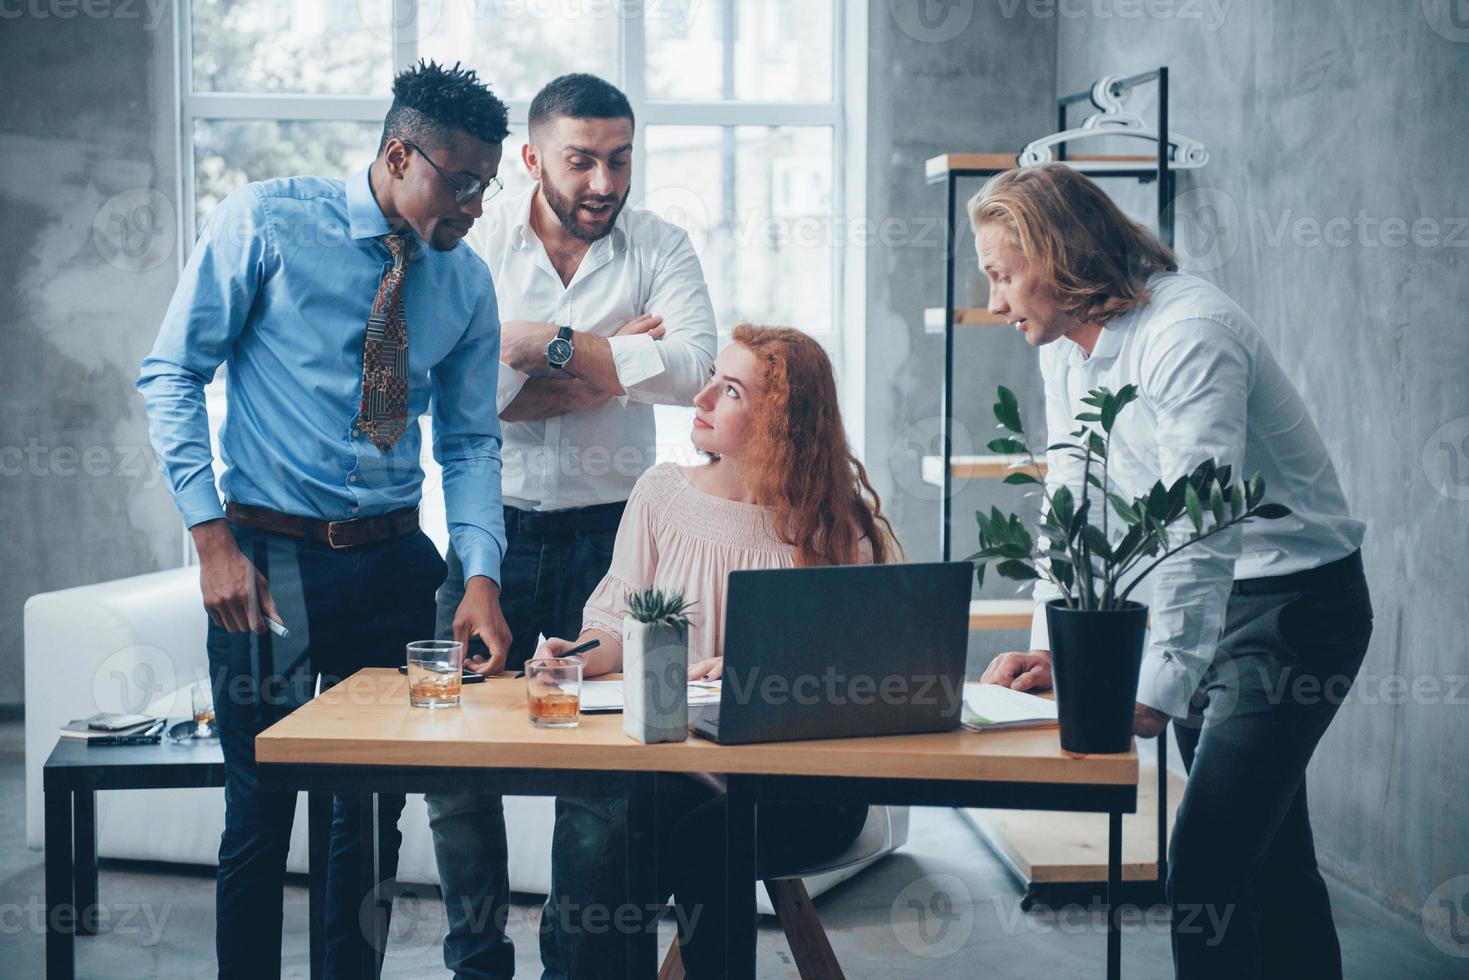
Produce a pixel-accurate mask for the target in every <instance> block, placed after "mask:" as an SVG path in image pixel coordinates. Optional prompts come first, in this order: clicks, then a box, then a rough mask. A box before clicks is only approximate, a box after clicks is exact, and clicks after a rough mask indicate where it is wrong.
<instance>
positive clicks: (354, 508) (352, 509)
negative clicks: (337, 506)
mask: <svg viewBox="0 0 1469 980" xmlns="http://www.w3.org/2000/svg"><path fill="white" fill-rule="evenodd" d="M347 509H348V510H350V511H351V512H352V513H354V514H355V513H357V506H356V505H355V504H354V505H353V506H351V507H348V508H347Z"/></svg>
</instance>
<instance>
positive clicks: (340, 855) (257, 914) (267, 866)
mask: <svg viewBox="0 0 1469 980" xmlns="http://www.w3.org/2000/svg"><path fill="white" fill-rule="evenodd" d="M230 530H231V531H232V533H233V534H234V538H235V542H236V543H237V544H238V545H239V547H240V550H241V551H242V552H243V553H244V555H245V556H246V557H247V558H249V559H250V561H251V562H253V563H254V565H255V567H256V568H257V569H259V571H260V572H261V574H262V575H264V576H265V578H266V581H267V582H269V583H270V592H271V596H272V598H273V599H274V600H275V604H276V608H277V609H278V610H279V612H280V615H281V618H282V620H283V621H284V622H285V625H286V627H287V628H288V629H289V630H290V631H291V635H290V636H289V637H288V638H283V637H278V636H275V635H274V634H272V633H266V634H263V635H258V634H254V633H230V632H227V631H226V630H224V629H222V628H220V627H218V626H215V625H214V624H212V623H211V624H210V626H209V640H208V650H209V671H210V677H211V680H212V682H213V685H214V703H215V709H216V712H217V715H218V722H219V732H220V746H221V748H222V750H223V752H224V764H225V826H224V834H223V836H222V837H221V839H220V844H219V872H218V878H217V883H216V887H215V921H216V925H215V949H216V953H217V955H218V958H219V975H220V976H221V977H243V978H250V980H256V978H260V977H274V976H279V975H280V969H281V899H282V896H281V887H282V884H283V883H284V878H285V870H286V849H287V847H288V845H289V843H290V836H291V824H292V820H293V818H294V816H295V812H296V793H295V792H281V791H275V790H262V789H261V788H260V783H259V773H258V770H257V768H256V764H255V736H256V735H257V734H259V733H260V732H261V731H264V730H265V729H266V728H268V727H270V726H271V725H272V724H274V723H275V722H277V721H279V720H280V719H282V718H284V717H285V716H286V715H288V714H290V713H291V712H292V711H293V710H295V709H296V708H297V707H299V706H301V705H302V704H304V703H305V702H307V701H309V700H310V699H311V697H312V696H313V693H314V691H315V687H316V676H317V675H318V674H320V675H321V677H322V686H323V688H326V687H329V686H331V685H333V684H335V683H336V682H337V681H338V680H340V679H342V678H344V677H346V676H347V675H349V674H351V673H353V672H354V671H356V670H358V669H360V668H362V667H387V666H396V665H398V664H400V663H402V662H403V657H404V653H403V648H404V645H405V644H407V643H408V642H410V641H412V640H421V639H426V638H428V637H429V636H430V635H431V633H432V630H433V616H434V606H433V595H434V589H435V588H437V587H438V585H439V583H440V582H442V581H443V579H444V562H443V560H442V559H441V558H440V557H439V553H438V549H436V548H435V547H434V545H433V542H431V541H430V540H429V539H428V538H427V537H426V536H425V535H424V534H422V533H421V532H420V533H416V534H410V535H405V536H403V537H400V538H396V539H393V540H391V541H386V542H382V543H379V544H374V545H366V546H364V547H360V548H353V549H350V550H345V551H336V550H333V549H332V548H331V547H329V546H327V545H325V544H318V543H316V542H306V541H298V540H295V539H293V538H289V537H286V536H284V535H278V534H271V533H268V532H265V531H257V530H254V529H251V528H244V527H233V526H232V527H231V529H230ZM380 809H381V811H382V823H383V826H382V827H381V829H380V833H381V834H382V838H383V841H384V852H385V854H384V857H385V859H386V860H385V863H384V867H383V869H382V870H383V875H384V878H391V877H392V876H393V875H394V874H395V873H396V871H397V867H396V865H397V856H398V843H399V840H400V838H399V836H398V829H397V828H398V815H399V813H400V812H401V811H402V809H403V797H402V796H391V795H384V796H382V797H381V806H380ZM356 864H357V809H356V800H355V798H350V797H337V798H336V799H335V801H334V813H333V818H332V832H331V851H330V856H329V859H328V863H327V869H326V975H327V976H329V977H333V976H358V975H360V970H359V969H358V965H359V964H360V963H362V962H363V959H364V958H365V957H366V956H368V955H372V954H373V953H375V955H376V956H378V957H379V958H381V955H382V951H381V950H376V951H370V950H369V949H368V942H367V938H366V935H365V933H364V932H363V930H362V928H361V927H360V925H359V910H360V908H361V906H362V902H363V899H364V898H365V896H364V895H363V894H362V892H361V890H360V888H359V887H358V886H357V879H356ZM311 870H312V874H320V873H321V869H320V868H312V869H311Z"/></svg>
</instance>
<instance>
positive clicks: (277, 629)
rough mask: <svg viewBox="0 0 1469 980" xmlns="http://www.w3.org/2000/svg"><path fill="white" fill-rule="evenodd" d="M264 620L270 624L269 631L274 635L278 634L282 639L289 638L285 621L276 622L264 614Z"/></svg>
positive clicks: (289, 632)
mask: <svg viewBox="0 0 1469 980" xmlns="http://www.w3.org/2000/svg"><path fill="white" fill-rule="evenodd" d="M265 621H266V622H267V623H269V624H270V631H271V632H272V633H274V634H275V635H276V636H279V637H281V638H282V639H289V638H290V635H291V631H290V630H288V629H286V624H285V623H277V622H276V621H275V620H273V619H271V618H270V617H269V616H266V617H265Z"/></svg>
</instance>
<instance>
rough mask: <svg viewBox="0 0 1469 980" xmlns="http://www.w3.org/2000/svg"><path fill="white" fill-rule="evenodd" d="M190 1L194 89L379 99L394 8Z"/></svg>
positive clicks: (352, 0) (344, 1) (388, 67)
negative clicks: (377, 15)
mask: <svg viewBox="0 0 1469 980" xmlns="http://www.w3.org/2000/svg"><path fill="white" fill-rule="evenodd" d="M381 7H382V16H381V17H380V18H378V19H377V20H376V21H375V22H374V21H373V20H372V18H371V17H370V16H369V14H370V13H371V12H372V11H373V10H375V9H377V8H376V7H374V6H373V0H362V2H361V4H360V6H359V3H358V0H317V2H313V3H297V2H292V0H194V2H193V4H192V9H193V48H194V75H193V77H194V90H195V91H198V92H296V93H310V94H314V95H349V94H350V95H381V96H384V97H386V96H387V95H388V94H389V92H390V87H391V85H392V78H393V73H392V68H393V48H392V32H391V29H390V27H389V26H388V21H389V18H390V17H391V16H392V11H393V9H394V5H393V4H392V3H390V2H389V0H381Z"/></svg>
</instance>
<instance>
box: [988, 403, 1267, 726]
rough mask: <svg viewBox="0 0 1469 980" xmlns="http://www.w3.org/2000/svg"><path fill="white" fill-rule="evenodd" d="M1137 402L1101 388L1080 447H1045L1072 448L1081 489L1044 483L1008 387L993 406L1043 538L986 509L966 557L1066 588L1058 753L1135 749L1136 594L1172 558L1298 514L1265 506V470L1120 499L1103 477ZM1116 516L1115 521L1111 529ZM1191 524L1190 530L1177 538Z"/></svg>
mask: <svg viewBox="0 0 1469 980" xmlns="http://www.w3.org/2000/svg"><path fill="white" fill-rule="evenodd" d="M1136 398H1137V386H1136V385H1126V386H1125V387H1123V388H1122V389H1121V390H1119V391H1117V392H1113V391H1111V390H1110V389H1108V388H1096V389H1093V390H1092V391H1091V392H1090V393H1088V395H1087V396H1086V397H1085V398H1083V399H1082V401H1083V402H1085V403H1086V404H1087V405H1090V406H1091V407H1092V408H1093V409H1095V411H1088V412H1082V413H1080V414H1079V415H1077V416H1076V421H1077V422H1079V423H1081V424H1080V427H1079V428H1077V429H1076V430H1075V431H1074V432H1072V433H1071V437H1072V441H1065V442H1058V443H1055V444H1053V445H1050V446H1047V447H1046V452H1053V451H1064V452H1066V453H1069V454H1070V455H1071V456H1072V457H1074V458H1075V459H1078V460H1080V461H1081V462H1082V467H1081V473H1082V485H1081V486H1080V487H1076V488H1072V487H1069V486H1064V485H1063V486H1057V487H1055V488H1054V489H1051V488H1049V487H1047V486H1046V483H1045V481H1044V479H1043V478H1042V476H1041V469H1040V464H1039V462H1038V461H1037V459H1036V454H1035V452H1034V451H1033V450H1032V449H1031V447H1030V443H1029V441H1028V440H1027V439H1026V437H1025V431H1024V428H1023V426H1022V425H1021V421H1020V408H1019V405H1018V403H1017V401H1016V399H1015V394H1014V393H1013V392H1012V391H1010V389H1008V388H1005V387H1003V386H1001V387H1000V389H999V400H998V401H997V402H996V404H995V409H994V411H995V418H996V419H998V420H999V427H1000V428H1002V429H1005V430H1007V431H1008V432H1009V433H1010V435H1007V436H1003V437H1001V438H998V439H994V440H991V441H990V442H989V443H988V448H989V450H990V451H991V452H995V453H1002V454H1007V455H1010V454H1015V455H1023V456H1025V457H1027V458H1028V459H1029V465H1028V466H1025V467H1021V468H1019V469H1017V470H1016V471H1015V472H1014V473H1011V474H1010V475H1008V476H1006V477H1005V482H1006V483H1009V484H1016V485H1028V484H1030V485H1035V486H1037V487H1039V493H1040V495H1041V496H1042V497H1043V498H1044V506H1043V508H1042V520H1041V524H1040V532H1041V533H1040V535H1038V536H1035V537H1032V535H1031V533H1030V531H1029V530H1027V528H1026V526H1025V524H1024V522H1022V521H1021V519H1020V518H1019V517H1017V516H1016V515H1014V514H1010V515H1004V514H1001V513H1000V511H999V509H998V508H995V507H992V508H990V512H989V513H988V514H986V513H984V512H983V511H980V512H978V513H977V514H976V515H975V517H976V518H977V519H978V522H979V545H980V547H979V551H977V552H975V553H974V554H973V555H970V556H969V559H968V560H969V561H972V562H974V563H975V574H976V577H977V578H978V580H979V582H980V583H981V584H983V582H984V571H985V566H986V565H987V564H989V563H990V562H994V563H995V571H996V572H998V573H999V574H1000V575H1001V576H1003V577H1005V578H1009V579H1015V580H1017V581H1021V582H1029V581H1034V580H1036V579H1040V578H1045V579H1048V580H1049V581H1050V582H1051V583H1052V584H1053V585H1055V587H1056V588H1057V590H1059V591H1060V593H1061V596H1062V597H1061V598H1059V599H1054V600H1052V601H1050V602H1048V603H1047V604H1046V624H1047V626H1048V628H1049V630H1050V637H1051V675H1052V679H1053V681H1054V683H1055V688H1056V701H1057V712H1058V714H1059V716H1060V722H1061V747H1062V748H1063V749H1065V750H1067V751H1068V752H1077V753H1092V752H1125V751H1126V750H1127V748H1128V747H1129V746H1130V745H1131V742H1132V716H1133V708H1134V705H1135V703H1136V697H1137V682H1138V673H1139V670H1140V667H1141V665H1142V654H1143V634H1144V631H1145V630H1146V628H1147V619H1148V610H1147V607H1146V606H1144V605H1143V604H1142V603H1139V602H1137V601H1136V600H1133V599H1129V598H1128V596H1129V595H1131V593H1132V590H1133V589H1135V588H1137V586H1138V583H1139V582H1141V581H1142V580H1143V579H1144V578H1145V577H1147V575H1148V574H1150V573H1151V572H1152V571H1153V570H1154V569H1155V568H1157V567H1158V565H1159V564H1161V563H1162V562H1163V561H1165V560H1166V559H1168V558H1170V557H1172V556H1173V555H1176V554H1177V553H1178V552H1180V551H1182V550H1183V549H1185V548H1188V547H1189V546H1191V545H1194V544H1197V543H1198V542H1200V541H1203V540H1205V539H1207V538H1211V537H1213V536H1214V535H1216V534H1219V533H1221V532H1223V531H1225V530H1226V529H1228V528H1231V527H1234V526H1235V525H1236V524H1242V523H1244V522H1245V521H1249V520H1254V519H1256V518H1259V519H1262V520H1276V519H1279V518H1281V517H1285V516H1286V515H1287V514H1289V513H1290V510H1289V508H1287V507H1285V506H1283V505H1281V504H1268V503H1264V502H1263V501H1264V497H1265V480H1264V478H1263V477H1261V476H1260V474H1258V473H1257V474H1255V475H1254V476H1252V477H1250V478H1249V479H1248V480H1235V481H1233V482H1231V478H1232V477H1233V476H1234V474H1233V473H1231V471H1230V467H1229V466H1220V465H1218V464H1217V463H1216V461H1214V460H1212V459H1210V460H1205V461H1204V462H1202V463H1200V464H1199V465H1198V466H1197V467H1196V468H1195V469H1194V471H1193V472H1192V473H1189V474H1187V475H1185V476H1180V477H1179V478H1178V479H1176V480H1174V481H1173V484H1172V485H1171V486H1165V485H1164V483H1163V481H1161V480H1159V481H1158V482H1156V483H1154V484H1153V486H1152V487H1151V488H1150V489H1149V490H1148V492H1147V493H1146V494H1144V495H1142V496H1140V497H1135V498H1133V499H1131V500H1128V499H1126V498H1124V497H1123V496H1122V495H1120V494H1118V493H1116V492H1113V488H1112V486H1111V484H1110V483H1109V482H1108V479H1107V477H1108V472H1107V471H1108V466H1109V462H1108V454H1109V452H1110V450H1111V448H1112V430H1113V426H1114V425H1115V424H1116V422H1117V417H1118V415H1119V414H1120V413H1121V412H1122V410H1123V409H1125V408H1126V407H1127V406H1128V404H1129V403H1131V402H1132V401H1134V400H1136ZM1099 430H1100V431H1099ZM1078 493H1079V494H1080V495H1081V497H1082V499H1081V501H1080V503H1078V502H1077V494H1078ZM1104 498H1105V499H1104ZM1094 502H1095V503H1096V507H1095V509H1093V503H1094ZM1109 512H1110V513H1111V514H1112V515H1114V516H1115V518H1116V521H1115V523H1112V524H1110V525H1109V518H1108V515H1109ZM1099 516H1100V519H1098V517H1099ZM1183 518H1187V520H1188V527H1186V528H1184V529H1183V530H1182V531H1180V530H1178V529H1174V530H1173V531H1171V532H1170V530H1169V528H1170V527H1172V526H1173V525H1174V523H1175V522H1177V521H1179V520H1180V519H1183ZM1114 532H1121V533H1120V534H1119V533H1114ZM1144 563H1146V564H1144Z"/></svg>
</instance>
